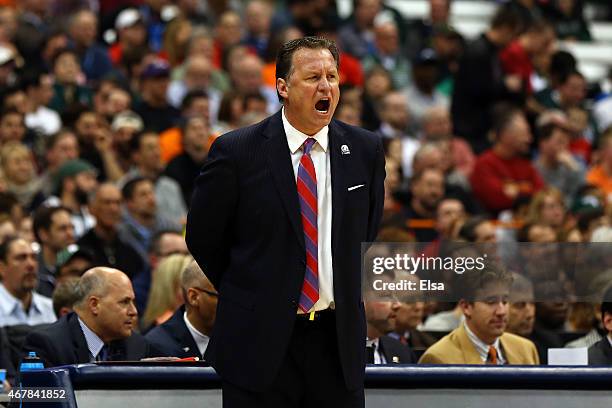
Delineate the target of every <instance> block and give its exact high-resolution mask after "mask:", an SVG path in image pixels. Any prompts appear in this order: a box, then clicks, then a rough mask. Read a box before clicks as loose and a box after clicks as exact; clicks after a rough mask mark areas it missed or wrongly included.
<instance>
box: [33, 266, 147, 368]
mask: <svg viewBox="0 0 612 408" xmlns="http://www.w3.org/2000/svg"><path fill="white" fill-rule="evenodd" d="M78 290H79V294H80V296H79V300H78V301H77V302H76V303H75V304H74V307H73V309H74V312H73V313H69V314H67V315H65V316H63V317H62V318H61V319H59V320H58V321H57V322H55V323H53V324H52V325H50V326H49V327H47V328H46V329H44V330H39V331H34V332H32V333H30V334H29V335H28V336H27V337H26V339H25V343H24V345H23V352H24V353H27V352H29V351H35V352H36V354H37V355H38V356H39V357H40V358H41V359H42V360H43V362H44V364H45V367H55V366H59V365H67V364H77V363H89V362H93V361H111V360H140V359H141V358H144V357H149V356H151V355H153V354H155V353H153V352H152V349H151V348H150V347H149V345H148V343H147V342H146V341H145V339H144V337H142V336H141V335H140V334H138V333H134V331H133V330H134V328H135V327H136V322H137V313H136V306H135V305H134V291H133V290H132V284H131V282H130V280H129V278H128V277H127V275H126V274H124V273H123V272H121V271H119V270H117V269H112V268H106V267H96V268H92V269H90V270H88V271H87V272H85V274H83V276H82V277H81V280H80V282H79V288H78Z"/></svg>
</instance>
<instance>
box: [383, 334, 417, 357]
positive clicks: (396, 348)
mask: <svg viewBox="0 0 612 408" xmlns="http://www.w3.org/2000/svg"><path fill="white" fill-rule="evenodd" d="M378 344H379V347H380V352H381V353H382V354H383V355H384V356H385V360H387V364H416V363H417V358H416V356H415V355H414V353H413V352H412V349H411V348H410V347H408V346H406V345H404V344H402V343H401V342H400V341H399V340H396V339H394V338H393V337H390V336H381V337H380V338H379V339H378Z"/></svg>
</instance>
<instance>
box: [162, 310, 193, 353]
mask: <svg viewBox="0 0 612 408" xmlns="http://www.w3.org/2000/svg"><path fill="white" fill-rule="evenodd" d="M183 313H185V306H181V308H180V309H179V313H175V314H174V316H173V317H172V319H171V320H170V321H169V322H168V324H167V325H166V327H167V329H168V330H169V332H170V335H171V336H172V337H173V338H174V340H176V342H177V344H179V347H180V348H181V352H182V353H183V357H190V356H193V355H197V356H199V357H200V358H201V357H202V356H201V355H200V349H199V348H198V345H197V344H196V342H195V340H194V339H193V336H192V335H191V333H190V332H189V329H188V328H187V326H186V325H185V322H184V321H183Z"/></svg>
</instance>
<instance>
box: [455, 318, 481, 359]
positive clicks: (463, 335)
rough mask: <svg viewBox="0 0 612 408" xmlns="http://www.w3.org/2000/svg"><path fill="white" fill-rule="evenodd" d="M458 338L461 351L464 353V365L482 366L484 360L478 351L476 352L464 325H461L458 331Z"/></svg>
mask: <svg viewBox="0 0 612 408" xmlns="http://www.w3.org/2000/svg"><path fill="white" fill-rule="evenodd" d="M457 338H458V340H459V346H460V348H461V351H462V352H463V359H464V360H465V361H464V364H482V358H481V357H480V355H479V354H478V351H476V347H474V344H472V342H471V341H470V338H469V337H468V335H467V332H466V331H465V327H464V326H463V324H461V325H460V326H459V329H458V330H457Z"/></svg>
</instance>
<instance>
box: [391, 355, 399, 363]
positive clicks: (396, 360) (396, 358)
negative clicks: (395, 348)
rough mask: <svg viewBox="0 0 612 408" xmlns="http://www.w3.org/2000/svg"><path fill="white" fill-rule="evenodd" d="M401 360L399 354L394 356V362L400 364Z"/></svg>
mask: <svg viewBox="0 0 612 408" xmlns="http://www.w3.org/2000/svg"><path fill="white" fill-rule="evenodd" d="M399 362H400V361H399V357H398V356H393V363H395V364H398V363H399Z"/></svg>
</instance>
